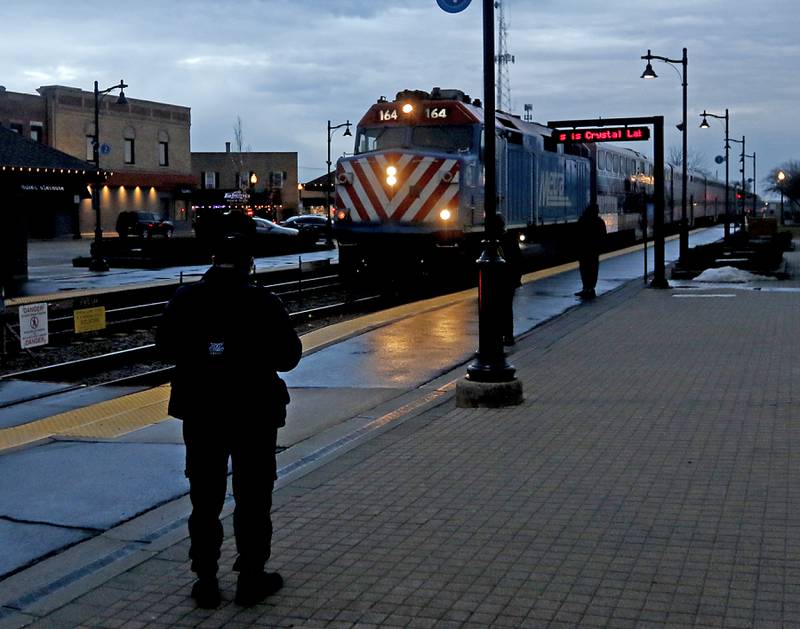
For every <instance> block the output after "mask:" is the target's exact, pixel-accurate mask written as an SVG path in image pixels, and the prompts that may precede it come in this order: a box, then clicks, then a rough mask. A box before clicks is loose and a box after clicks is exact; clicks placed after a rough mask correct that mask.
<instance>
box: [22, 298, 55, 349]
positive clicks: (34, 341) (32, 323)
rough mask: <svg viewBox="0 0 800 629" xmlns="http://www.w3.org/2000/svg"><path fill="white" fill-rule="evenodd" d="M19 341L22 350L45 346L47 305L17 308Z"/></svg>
mask: <svg viewBox="0 0 800 629" xmlns="http://www.w3.org/2000/svg"><path fill="white" fill-rule="evenodd" d="M19 341H20V346H21V347H22V349H27V348H29V347H36V346H38V345H47V341H48V336H47V304H46V303H45V304H23V305H22V306H20V307H19Z"/></svg>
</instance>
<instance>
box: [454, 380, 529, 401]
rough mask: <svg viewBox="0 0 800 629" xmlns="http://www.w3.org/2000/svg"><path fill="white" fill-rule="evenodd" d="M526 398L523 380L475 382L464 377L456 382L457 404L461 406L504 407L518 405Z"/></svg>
mask: <svg viewBox="0 0 800 629" xmlns="http://www.w3.org/2000/svg"><path fill="white" fill-rule="evenodd" d="M524 399H525V398H524V397H523V395H522V382H520V381H519V380H518V379H517V378H514V379H513V380H510V381H509V382H475V381H474V380H467V379H466V378H462V379H461V380H459V381H458V383H457V384H456V406H457V407H459V408H478V407H482V408H502V407H504V406H517V405H518V404H522V402H523V400H524Z"/></svg>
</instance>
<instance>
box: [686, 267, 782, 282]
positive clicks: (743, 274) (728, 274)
mask: <svg viewBox="0 0 800 629" xmlns="http://www.w3.org/2000/svg"><path fill="white" fill-rule="evenodd" d="M764 280H775V278H774V277H768V276H766V275H756V274H755V273H750V271H743V270H742V269H737V268H734V267H732V266H722V267H720V268H718V269H706V270H705V271H703V272H702V273H701V274H700V275H698V276H697V277H696V278H694V281H695V282H708V283H714V284H745V283H747V282H760V281H764Z"/></svg>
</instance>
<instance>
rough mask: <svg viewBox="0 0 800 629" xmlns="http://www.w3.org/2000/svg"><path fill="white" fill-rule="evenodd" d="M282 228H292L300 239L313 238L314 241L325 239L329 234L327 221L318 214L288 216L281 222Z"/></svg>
mask: <svg viewBox="0 0 800 629" xmlns="http://www.w3.org/2000/svg"><path fill="white" fill-rule="evenodd" d="M281 225H283V226H284V227H294V228H295V229H297V230H298V231H299V232H300V236H301V237H305V236H308V237H313V238H314V240H318V239H319V238H327V237H328V235H329V234H330V232H331V229H330V225H329V224H328V219H327V218H325V217H324V216H321V215H320V214H301V215H297V216H290V217H289V218H287V219H286V220H285V221H282V222H281Z"/></svg>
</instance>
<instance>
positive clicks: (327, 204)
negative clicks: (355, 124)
mask: <svg viewBox="0 0 800 629" xmlns="http://www.w3.org/2000/svg"><path fill="white" fill-rule="evenodd" d="M342 127H345V130H344V133H343V134H342V135H345V136H352V135H353V134H352V133H350V121H349V120H348V121H347V122H343V123H342V124H337V125H335V126H331V121H330V120H328V162H327V163H328V176H327V177H326V178H325V183H326V185H325V214H326V216H327V218H328V238H329V239H330V237H331V234H332V233H333V230H332V227H331V138H332V137H333V134H334V132H335V131H336V129H341V128H342Z"/></svg>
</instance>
